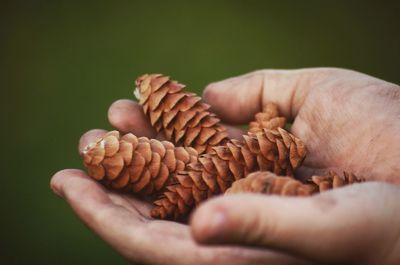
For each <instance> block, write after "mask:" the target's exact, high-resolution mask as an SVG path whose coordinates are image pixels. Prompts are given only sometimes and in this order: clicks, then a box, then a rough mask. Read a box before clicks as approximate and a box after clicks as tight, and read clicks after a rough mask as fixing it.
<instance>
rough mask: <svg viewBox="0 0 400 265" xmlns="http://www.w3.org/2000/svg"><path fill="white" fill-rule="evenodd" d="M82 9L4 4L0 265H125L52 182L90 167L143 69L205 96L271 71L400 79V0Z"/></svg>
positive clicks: (0, 19) (95, 5) (96, 5)
mask: <svg viewBox="0 0 400 265" xmlns="http://www.w3.org/2000/svg"><path fill="white" fill-rule="evenodd" d="M82 2H84V1H77V2H73V1H8V2H7V1H6V2H4V1H1V2H0V88H1V94H0V98H1V104H0V107H1V109H0V115H1V116H0V117H1V125H2V128H1V160H0V161H1V171H0V172H1V173H0V178H1V184H0V194H1V200H0V201H1V204H0V205H2V208H1V210H2V211H1V218H0V220H1V221H0V225H1V232H0V233H1V235H0V242H1V250H0V253H1V255H0V259H1V260H2V261H0V263H2V264H37V263H38V264H125V261H124V260H123V258H121V257H120V256H119V255H118V254H116V253H115V252H114V251H113V250H112V249H111V248H110V247H108V246H107V245H106V244H105V243H103V242H102V241H101V240H100V239H99V238H97V237H96V236H95V235H94V234H92V232H90V231H89V230H88V229H87V228H86V227H85V226H84V225H83V224H82V223H81V222H80V221H79V219H78V218H77V217H76V216H75V215H74V214H73V213H72V211H71V210H70V209H69V208H68V206H67V205H66V204H65V203H64V202H63V201H62V200H60V199H59V198H57V197H56V196H55V195H53V194H52V193H51V191H50V189H49V184H48V183H49V180H50V177H51V176H52V174H53V173H55V172H56V171H57V170H59V169H62V168H80V167H81V162H80V158H79V156H78V154H77V149H76V146H77V141H78V139H79V137H80V135H81V134H82V133H84V132H85V131H86V130H88V129H91V128H106V129H110V126H109V125H108V123H107V119H106V113H107V109H108V106H109V105H110V104H111V103H112V102H113V101H114V100H117V99H119V98H132V90H133V87H134V86H133V81H134V79H135V78H136V77H137V76H138V75H140V74H142V73H146V72H161V73H165V74H168V75H171V76H172V77H174V78H175V79H178V80H179V81H181V82H183V83H186V84H189V88H190V89H192V90H193V91H195V92H197V93H201V91H202V88H203V87H204V86H205V85H206V84H207V83H209V82H212V81H216V80H219V79H223V78H227V77H230V76H235V75H239V74H243V73H246V72H249V71H253V70H256V69H261V68H300V67H312V66H335V67H346V68H352V69H355V70H359V71H361V72H365V73H367V74H370V75H373V76H376V77H379V78H382V79H385V80H388V81H391V82H395V83H399V82H400V71H399V62H400V27H399V26H400V20H399V14H400V5H399V4H398V3H399V2H398V1H393V2H385V1H375V2H372V1H329V2H328V1H254V0H253V1H219V0H214V1H122V2H119V1H109V2H103V1H87V2H85V3H82ZM121 229H123V227H121ZM3 262H5V263H3Z"/></svg>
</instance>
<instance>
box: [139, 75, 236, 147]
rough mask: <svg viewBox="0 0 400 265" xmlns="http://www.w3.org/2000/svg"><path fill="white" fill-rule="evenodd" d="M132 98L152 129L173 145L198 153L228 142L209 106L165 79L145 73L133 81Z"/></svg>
mask: <svg viewBox="0 0 400 265" xmlns="http://www.w3.org/2000/svg"><path fill="white" fill-rule="evenodd" d="M136 86H137V88H136V90H135V96H136V97H137V98H138V100H139V104H141V105H142V106H143V110H144V113H145V114H146V115H148V117H149V119H150V122H151V124H152V126H153V127H154V128H155V129H156V131H157V132H160V131H162V132H163V134H164V135H165V137H166V139H167V140H169V141H172V142H173V143H175V145H177V146H191V147H193V148H194V149H196V150H197V152H198V153H199V154H202V153H204V152H209V151H211V147H213V146H218V145H223V144H225V143H226V142H227V141H228V138H227V137H228V134H227V132H226V129H225V128H224V127H223V126H221V125H220V124H219V121H220V120H219V119H218V118H217V117H216V115H215V114H213V113H211V112H210V111H209V108H210V106H209V105H208V104H205V103H203V102H202V101H201V98H200V97H197V96H196V95H195V94H193V93H188V92H184V91H182V89H183V88H184V87H185V85H183V84H179V83H178V82H176V81H172V80H170V78H169V77H168V76H163V75H161V74H151V75H148V74H145V75H142V76H140V77H139V78H138V79H137V80H136Z"/></svg>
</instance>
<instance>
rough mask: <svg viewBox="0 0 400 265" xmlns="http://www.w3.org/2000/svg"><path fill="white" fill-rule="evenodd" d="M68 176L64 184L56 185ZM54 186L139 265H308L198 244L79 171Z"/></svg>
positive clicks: (88, 222) (181, 230)
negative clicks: (270, 264)
mask: <svg viewBox="0 0 400 265" xmlns="http://www.w3.org/2000/svg"><path fill="white" fill-rule="evenodd" d="M66 178H68V182H64V184H62V185H65V186H64V187H62V188H61V187H57V185H59V183H60V182H62V180H61V181H60V179H66ZM52 186H53V188H54V189H55V190H62V193H63V194H62V196H63V197H65V198H66V199H67V201H68V203H69V204H70V206H71V207H72V208H73V210H74V211H75V212H76V213H77V214H78V216H79V217H80V218H81V219H82V220H83V221H84V222H85V223H86V225H87V226H88V227H89V228H90V229H92V230H94V231H95V232H96V233H97V234H98V235H99V236H100V237H101V238H103V239H104V240H105V241H107V242H108V243H109V244H110V245H111V246H113V247H114V248H115V249H116V250H117V251H118V252H120V254H122V255H123V256H124V257H126V258H127V259H128V260H129V261H131V262H134V263H137V264H178V265H179V264H265V262H273V261H275V260H278V259H279V260H280V261H282V262H283V263H282V264H308V263H303V262H301V261H299V260H297V259H295V258H293V257H291V256H286V255H283V254H278V253H276V252H272V251H261V250H255V249H250V248H239V247H206V246H200V245H197V244H196V243H195V242H194V241H193V239H192V237H191V234H190V231H189V227H188V226H187V225H184V224H180V223H175V222H169V221H162V220H154V219H152V218H150V208H151V206H150V204H148V203H145V202H143V201H140V200H137V199H136V198H134V197H133V196H131V195H128V194H120V193H115V192H112V191H109V190H106V189H104V188H103V187H102V186H100V185H99V184H98V183H96V182H94V181H93V180H91V179H90V178H89V177H88V176H86V175H85V174H84V173H83V172H81V171H78V170H64V171H61V172H59V173H58V174H56V175H55V176H54V177H53V180H52ZM66 186H67V187H66ZM82 202H83V203H82Z"/></svg>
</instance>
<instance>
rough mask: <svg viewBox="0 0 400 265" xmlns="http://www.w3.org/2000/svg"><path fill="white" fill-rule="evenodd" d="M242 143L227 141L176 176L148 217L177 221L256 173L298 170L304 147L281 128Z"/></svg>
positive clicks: (264, 132) (248, 136)
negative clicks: (248, 175) (210, 198)
mask: <svg viewBox="0 0 400 265" xmlns="http://www.w3.org/2000/svg"><path fill="white" fill-rule="evenodd" d="M243 138H244V140H243V141H238V140H230V141H229V142H228V143H227V144H226V145H225V146H218V147H214V148H213V152H210V153H208V154H204V155H201V156H200V157H199V158H198V161H196V162H194V163H190V164H188V165H187V167H186V170H185V171H181V172H178V173H177V174H176V175H175V181H176V182H177V183H174V184H172V185H168V186H167V187H166V190H165V191H164V192H163V194H162V195H161V197H160V198H159V199H158V200H156V201H155V202H154V204H155V207H154V208H153V210H152V212H151V215H152V216H153V217H155V218H161V219H174V220H179V219H181V218H182V217H185V215H187V214H188V212H189V211H190V210H191V208H192V207H193V206H194V205H197V204H199V203H200V202H202V201H204V200H206V199H207V198H209V197H211V196H213V195H216V194H220V193H224V192H225V191H226V190H227V189H228V188H229V187H230V186H231V184H232V183H233V182H234V181H235V180H238V179H241V178H244V177H245V176H246V175H247V174H249V173H251V172H254V171H257V170H263V171H265V170H268V171H273V172H275V173H276V174H284V175H292V174H293V170H294V169H296V168H297V167H299V166H300V164H301V162H302V161H303V159H304V157H305V154H306V150H305V146H304V144H303V143H302V142H301V141H300V140H299V139H298V138H296V137H295V136H293V135H292V134H290V133H288V132H287V131H285V130H284V129H282V128H278V130H276V131H271V130H266V129H264V130H263V131H262V132H259V133H257V134H249V135H244V136H243Z"/></svg>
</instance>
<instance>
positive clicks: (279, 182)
mask: <svg viewBox="0 0 400 265" xmlns="http://www.w3.org/2000/svg"><path fill="white" fill-rule="evenodd" d="M243 192H251V193H264V194H274V195H283V196H309V195H312V194H314V193H316V192H318V187H317V186H316V185H314V184H303V183H301V182H300V181H298V180H296V179H294V178H292V177H282V176H277V175H276V174H274V173H272V172H269V171H257V172H254V173H251V174H249V175H248V176H246V178H244V179H239V180H237V181H235V182H234V183H233V184H232V186H231V187H230V188H229V189H228V190H227V191H226V192H225V194H232V193H243Z"/></svg>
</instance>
